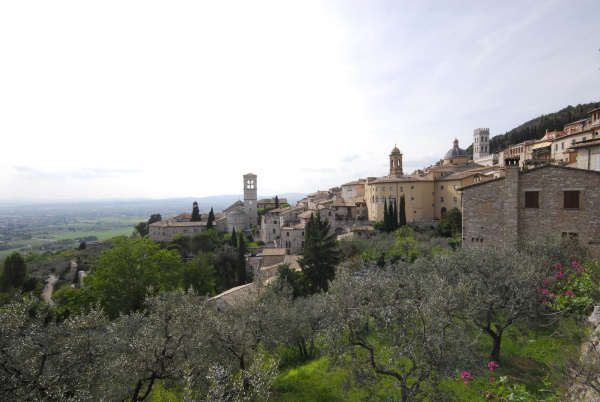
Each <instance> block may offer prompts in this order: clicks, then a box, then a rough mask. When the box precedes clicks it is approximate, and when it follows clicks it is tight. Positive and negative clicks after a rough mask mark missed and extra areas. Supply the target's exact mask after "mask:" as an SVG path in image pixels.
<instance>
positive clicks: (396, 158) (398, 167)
mask: <svg viewBox="0 0 600 402" xmlns="http://www.w3.org/2000/svg"><path fill="white" fill-rule="evenodd" d="M401 176H402V153H401V152H400V150H399V149H398V147H396V146H394V149H392V153H391V154H390V177H401Z"/></svg>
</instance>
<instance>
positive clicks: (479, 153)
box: [473, 128, 490, 162]
mask: <svg viewBox="0 0 600 402" xmlns="http://www.w3.org/2000/svg"><path fill="white" fill-rule="evenodd" d="M489 155H490V129H489V128H476V129H475V130H473V160H474V161H475V162H479V161H480V160H481V159H483V158H486V157H488V156H489Z"/></svg>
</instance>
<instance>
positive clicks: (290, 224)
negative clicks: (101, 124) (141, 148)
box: [149, 108, 600, 270]
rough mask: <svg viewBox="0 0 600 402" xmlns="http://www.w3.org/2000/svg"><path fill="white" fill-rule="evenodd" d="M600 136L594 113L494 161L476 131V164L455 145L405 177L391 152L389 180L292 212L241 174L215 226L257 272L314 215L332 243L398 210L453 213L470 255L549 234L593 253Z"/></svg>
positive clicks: (183, 220)
mask: <svg viewBox="0 0 600 402" xmlns="http://www.w3.org/2000/svg"><path fill="white" fill-rule="evenodd" d="M599 133H600V108H595V109H592V110H590V111H589V112H588V117H587V118H585V119H581V120H577V121H574V122H570V123H568V124H566V125H565V126H564V127H563V129H562V130H554V131H549V130H547V131H546V133H545V135H544V136H543V137H542V138H540V139H538V140H528V141H525V142H522V143H518V144H513V145H511V146H509V147H508V148H506V149H504V150H502V151H500V152H497V153H491V152H490V147H489V143H490V130H489V129H488V128H477V129H475V130H474V132H473V157H472V158H469V156H468V154H467V151H465V150H464V149H462V148H461V147H460V145H459V142H458V140H456V139H455V140H454V141H453V143H452V147H451V148H450V149H449V150H448V151H447V152H446V153H445V154H444V155H443V156H442V158H441V159H440V160H439V161H438V162H437V163H435V164H434V165H432V166H428V167H424V168H423V169H419V170H417V171H415V172H412V173H410V174H405V172H404V170H403V163H402V159H403V154H402V152H401V151H400V149H399V148H398V147H396V146H394V148H393V149H392V151H391V152H390V154H389V156H388V158H389V172H388V174H387V175H384V176H380V177H366V178H357V179H356V180H354V181H351V182H348V183H343V184H341V185H339V186H336V187H332V188H330V189H328V190H326V191H317V192H315V193H313V194H310V195H308V196H307V197H306V198H304V199H302V200H300V201H298V202H297V204H296V205H293V206H290V205H287V200H285V199H281V200H278V199H275V198H269V199H261V200H258V199H257V189H258V177H257V175H255V174H252V173H248V174H246V175H244V176H243V191H244V199H243V201H241V200H240V201H237V202H235V203H234V204H232V205H230V206H229V207H227V208H226V209H224V210H223V211H222V212H220V213H217V214H216V215H215V221H214V228H215V229H217V230H220V231H229V232H231V231H233V230H237V231H245V232H247V233H249V234H251V235H252V236H253V237H254V239H255V240H256V241H258V244H260V245H259V246H258V247H255V248H252V249H251V250H250V252H249V254H248V262H249V265H250V266H251V267H252V269H254V270H257V269H260V268H266V267H271V266H273V265H277V264H278V263H283V262H284V261H286V262H288V263H289V262H290V261H293V260H294V256H297V255H299V254H301V253H302V250H303V248H304V240H305V227H306V223H307V221H308V220H309V219H310V217H311V215H313V214H317V213H318V214H319V215H320V216H321V218H323V219H325V220H327V221H328V222H329V225H330V229H331V231H332V232H333V233H335V234H336V235H337V236H338V238H348V237H353V236H359V237H368V236H370V234H372V233H373V232H374V230H375V229H374V225H375V224H376V223H377V222H380V221H382V220H383V219H384V216H385V214H386V211H388V210H390V209H392V208H393V210H394V211H397V212H396V213H399V211H401V210H403V211H404V214H405V219H406V222H407V223H411V224H415V225H435V223H436V222H438V221H439V220H440V219H442V218H443V217H444V216H445V214H446V213H447V212H448V211H450V210H452V209H458V210H459V211H461V212H462V213H463V236H462V240H463V243H464V245H465V246H466V247H475V246H478V245H482V244H484V243H487V242H490V241H491V242H497V243H504V242H506V243H514V242H516V241H518V239H519V236H521V237H526V238H528V239H535V238H537V237H540V236H544V235H547V234H553V233H554V234H559V235H562V236H569V237H579V238H580V239H581V240H582V241H584V242H585V244H586V245H589V246H590V247H591V249H592V250H597V248H598V247H599V246H600V238H599V236H600V230H598V229H599V228H600V215H599V213H598V212H596V211H597V208H594V207H593V205H598V204H595V203H596V202H600V196H599V195H598V189H600V134H599ZM207 225H208V215H207V214H204V215H201V217H200V219H199V220H197V221H192V220H191V215H190V214H189V213H182V214H180V215H178V216H177V217H174V218H171V219H167V220H161V221H158V222H154V223H152V224H150V225H149V235H150V237H151V238H152V239H153V240H155V241H169V240H170V239H171V238H173V236H175V235H184V236H193V235H194V234H196V233H200V232H202V231H205V230H207ZM540 229H543V230H540ZM519 234H520V235H519Z"/></svg>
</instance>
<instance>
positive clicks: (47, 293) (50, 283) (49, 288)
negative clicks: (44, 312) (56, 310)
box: [42, 274, 58, 306]
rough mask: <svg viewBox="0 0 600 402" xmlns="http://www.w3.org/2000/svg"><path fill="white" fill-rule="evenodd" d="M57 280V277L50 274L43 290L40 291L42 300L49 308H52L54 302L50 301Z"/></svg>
mask: <svg viewBox="0 0 600 402" xmlns="http://www.w3.org/2000/svg"><path fill="white" fill-rule="evenodd" d="M57 280H58V277H57V276H56V275H54V274H50V275H49V276H48V280H47V281H46V286H44V290H43V291H42V299H44V301H45V302H46V303H48V304H49V305H51V306H54V301H53V300H52V292H53V291H54V284H55V283H56V281H57Z"/></svg>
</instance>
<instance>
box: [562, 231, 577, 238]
mask: <svg viewBox="0 0 600 402" xmlns="http://www.w3.org/2000/svg"><path fill="white" fill-rule="evenodd" d="M562 237H563V239H566V238H569V239H571V240H576V239H577V233H575V232H562Z"/></svg>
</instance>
